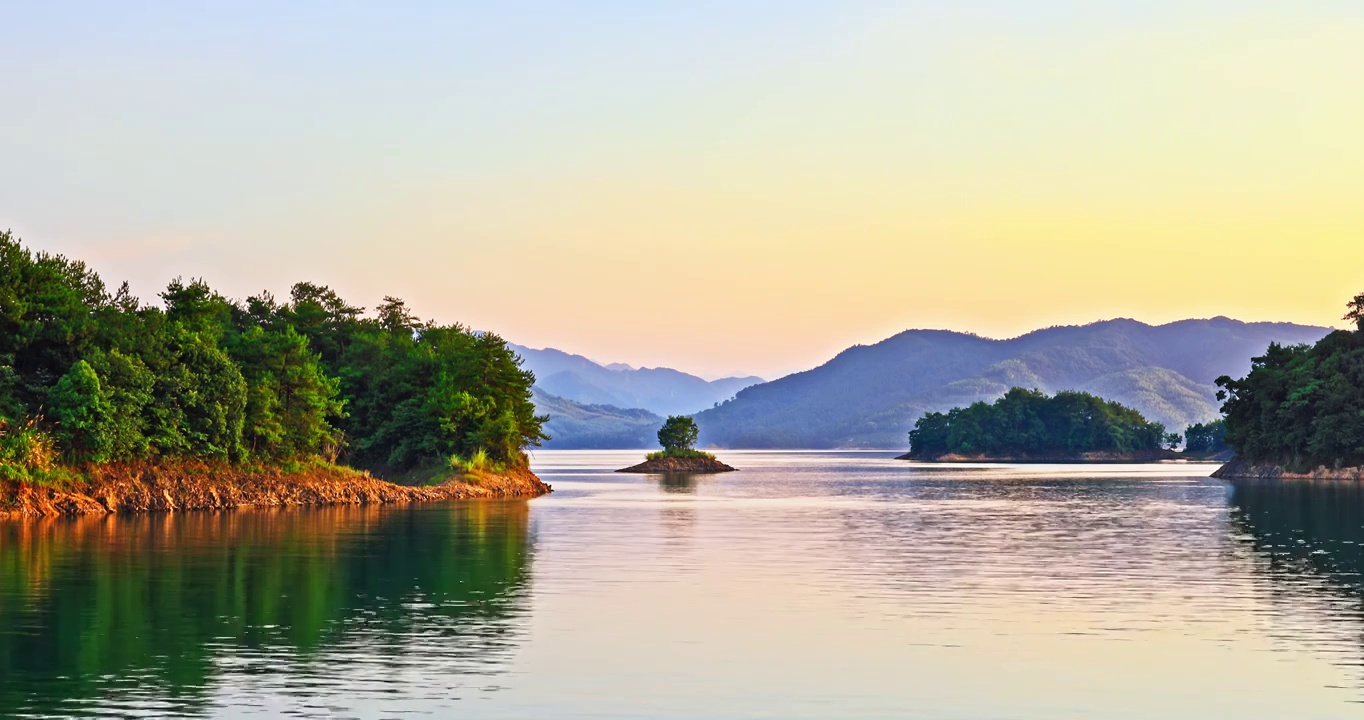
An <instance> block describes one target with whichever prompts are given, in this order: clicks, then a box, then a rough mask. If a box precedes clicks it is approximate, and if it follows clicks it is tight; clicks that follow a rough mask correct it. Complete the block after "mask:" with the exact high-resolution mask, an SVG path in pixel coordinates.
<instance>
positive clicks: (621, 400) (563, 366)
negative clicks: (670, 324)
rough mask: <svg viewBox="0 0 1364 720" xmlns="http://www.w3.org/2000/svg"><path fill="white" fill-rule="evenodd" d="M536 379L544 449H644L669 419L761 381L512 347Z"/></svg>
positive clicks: (722, 398)
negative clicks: (545, 417)
mask: <svg viewBox="0 0 1364 720" xmlns="http://www.w3.org/2000/svg"><path fill="white" fill-rule="evenodd" d="M510 347H511V348H512V349H513V350H515V351H516V353H517V354H519V355H520V356H521V357H522V358H523V359H524V360H525V364H524V366H523V367H525V368H526V369H528V370H531V371H532V372H534V373H535V388H534V391H535V398H534V400H535V404H536V407H537V408H538V409H539V411H540V412H541V413H545V414H548V415H549V418H550V419H549V422H548V423H547V424H546V426H545V427H546V432H548V433H549V435H550V437H551V438H552V439H551V440H550V441H549V442H547V443H546V444H545V447H547V448H643V447H653V446H655V445H657V438H656V437H655V433H656V432H657V431H658V428H659V426H660V425H662V423H663V418H664V416H667V415H690V414H694V413H696V412H698V411H701V410H704V409H706V408H709V407H711V406H713V405H715V404H716V403H719V402H723V401H725V400H728V399H730V398H732V397H734V394H735V393H737V392H738V391H739V390H742V389H743V388H746V387H749V386H750V385H756V384H758V383H761V382H763V379H762V378H760V377H731V378H721V379H719V380H705V379H704V378H699V377H697V376H695V375H689V374H687V373H684V372H681V371H678V370H673V369H671V368H635V367H631V366H629V365H626V364H624V363H611V364H610V365H601V364H599V363H596V362H593V361H591V360H589V359H587V358H585V357H583V356H582V355H573V354H571V353H566V352H564V351H562V350H556V349H554V348H545V349H542V350H537V349H533V348H528V347H525V346H522V345H511V346H510Z"/></svg>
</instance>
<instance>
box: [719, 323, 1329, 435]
mask: <svg viewBox="0 0 1364 720" xmlns="http://www.w3.org/2000/svg"><path fill="white" fill-rule="evenodd" d="M1328 332H1330V329H1329V328H1321V327H1308V326H1303V325H1291V324H1287V323H1244V322H1239V321H1236V320H1230V319H1227V318H1223V317H1219V318H1213V319H1211V320H1184V321H1181V322H1176V323H1170V324H1168V325H1160V326H1151V325H1147V324H1145V323H1140V322H1137V321H1135V320H1110V321H1106V322H1099V323H1094V324H1091V325H1084V326H1078V327H1053V328H1047V329H1045V330H1038V331H1036V332H1032V333H1029V334H1027V335H1024V336H1022V337H1018V338H1013V339H1011V340H991V339H989V338H983V337H978V336H975V335H967V334H963V333H956V332H949V331H944V330H909V331H906V332H903V333H900V334H899V335H896V336H894V337H891V338H888V339H886V340H883V341H881V342H879V343H877V344H875V345H870V346H865V345H858V346H854V347H851V348H849V349H847V350H844V351H843V352H842V353H839V355H838V356H837V357H835V358H834V359H833V360H830V361H829V362H827V363H825V364H824V365H821V366H820V367H817V368H815V369H813V370H808V371H806V372H802V373H796V374H794V375H788V376H787V377H784V378H782V379H780V380H775V381H773V382H769V383H764V384H762V385H757V386H754V387H750V388H747V389H745V390H743V391H741V392H739V394H738V396H737V397H736V398H735V399H734V400H733V401H731V402H726V403H724V404H723V405H721V406H720V407H718V408H715V409H712V410H707V411H705V412H703V413H701V414H699V415H697V416H696V421H697V423H698V424H699V425H700V427H701V443H702V444H703V445H717V446H721V447H753V448H833V447H885V448H902V447H904V446H905V445H906V443H907V442H908V440H907V433H908V432H909V429H910V428H911V427H912V426H913V424H914V421H915V420H917V419H918V418H919V416H921V415H922V414H924V413H925V412H931V411H942V410H947V409H950V408H952V407H956V406H959V405H967V404H970V403H972V402H975V401H977V400H993V399H995V398H997V397H999V396H1000V395H1002V394H1003V393H1004V391H1006V390H1008V389H1009V388H1010V387H1013V386H1021V387H1027V388H1037V389H1039V390H1043V391H1045V392H1048V393H1054V392H1056V391H1058V390H1085V391H1088V392H1091V393H1094V394H1096V395H1099V396H1101V397H1104V398H1106V399H1109V400H1116V401H1118V402H1120V403H1123V404H1124V405H1128V406H1131V407H1134V408H1136V409H1138V410H1140V411H1141V412H1142V414H1144V415H1146V417H1147V418H1149V419H1151V420H1155V421H1157V422H1160V423H1164V424H1165V426H1166V427H1167V428H1169V429H1170V430H1171V431H1172V432H1183V430H1184V428H1185V427H1186V426H1187V425H1189V424H1190V423H1195V422H1203V421H1206V420H1211V419H1213V418H1215V417H1217V415H1218V407H1219V403H1218V402H1217V400H1216V398H1215V393H1216V387H1215V386H1214V385H1213V380H1214V379H1216V378H1217V376H1219V375H1224V374H1225V375H1232V376H1242V375H1244V374H1246V373H1247V372H1248V371H1249V370H1250V359H1251V358H1252V357H1254V356H1256V355H1260V354H1262V353H1263V352H1264V351H1265V348H1267V347H1268V346H1269V344H1270V342H1279V343H1283V344H1296V343H1311V342H1316V341H1317V340H1319V339H1321V338H1322V337H1324V336H1325V335H1326V334H1327V333H1328Z"/></svg>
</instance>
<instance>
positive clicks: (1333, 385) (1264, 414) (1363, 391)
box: [1217, 293, 1364, 473]
mask: <svg viewBox="0 0 1364 720" xmlns="http://www.w3.org/2000/svg"><path fill="white" fill-rule="evenodd" d="M1347 307H1348V309H1349V313H1348V314H1346V316H1345V319H1347V320H1350V321H1351V322H1352V323H1353V324H1354V325H1355V329H1354V330H1348V331H1347V330H1339V331H1336V332H1333V333H1331V334H1330V335H1328V336H1326V337H1325V338H1323V339H1322V340H1321V341H1320V342H1318V343H1317V344H1316V345H1313V346H1311V347H1308V346H1299V347H1280V346H1272V347H1270V348H1269V349H1268V350H1267V351H1266V352H1264V353H1263V354H1262V355H1260V356H1259V357H1256V358H1255V361H1254V365H1253V367H1252V368H1251V371H1250V373H1249V374H1248V375H1246V376H1245V377H1242V378H1240V379H1236V378H1233V377H1230V376H1225V377H1221V378H1218V379H1217V384H1218V385H1219V386H1221V387H1222V389H1223V391H1224V393H1225V394H1224V396H1223V397H1224V398H1225V399H1226V405H1225V407H1224V409H1225V411H1226V413H1227V421H1226V441H1227V444H1229V445H1230V446H1231V447H1233V448H1235V450H1236V457H1237V458H1238V459H1239V460H1241V461H1242V462H1244V463H1247V464H1249V465H1259V466H1278V467H1281V468H1284V469H1287V470H1289V471H1291V472H1297V473H1306V472H1311V471H1312V470H1315V469H1316V468H1327V469H1328V470H1339V469H1342V468H1352V469H1353V470H1354V471H1355V472H1356V473H1357V472H1358V470H1359V469H1360V468H1364V293H1361V294H1359V295H1356V296H1355V297H1354V299H1353V300H1351V301H1350V303H1349V304H1348V306H1347ZM1242 469H1244V468H1242Z"/></svg>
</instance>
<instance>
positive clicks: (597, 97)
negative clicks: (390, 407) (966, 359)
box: [0, 0, 1364, 377]
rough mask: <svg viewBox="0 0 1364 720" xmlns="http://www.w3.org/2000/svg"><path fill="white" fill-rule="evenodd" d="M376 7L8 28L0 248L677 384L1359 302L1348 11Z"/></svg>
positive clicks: (46, 21)
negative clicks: (301, 288)
mask: <svg viewBox="0 0 1364 720" xmlns="http://www.w3.org/2000/svg"><path fill="white" fill-rule="evenodd" d="M191 5H194V6H195V7H193V8H191V7H190V6H191ZM383 5H387V4H380V3H368V2H366V3H343V2H316V3H305V2H292V3H258V4H251V3H246V2H220V3H193V4H191V3H169V2H157V3H136V2H127V1H125V2H120V3H94V2H90V3H75V4H71V3H62V2H42V3H12V4H10V5H9V6H7V7H6V8H5V9H4V10H2V11H0V128H2V131H0V228H3V227H9V228H12V229H13V230H14V231H15V232H16V233H17V234H18V235H20V236H21V237H23V238H24V239H25V240H26V241H28V243H29V244H30V245H31V246H33V247H35V248H39V249H45V250H52V251H56V252H62V253H66V254H69V255H73V256H76V257H79V258H82V259H85V260H87V261H89V262H90V263H91V264H92V265H93V266H94V267H95V268H96V269H97V270H99V271H100V272H101V273H102V274H103V275H104V276H105V278H106V280H109V281H118V280H122V279H127V280H129V281H131V282H132V284H133V289H134V290H135V291H137V292H138V294H140V295H142V296H143V297H146V298H151V297H153V296H154V295H155V293H156V292H157V291H158V290H159V289H160V288H162V287H164V285H165V284H166V282H167V281H168V280H170V279H171V278H173V277H175V276H177V275H183V276H186V277H190V276H195V277H197V276H202V277H204V278H205V279H207V280H208V281H209V282H210V283H211V284H212V285H214V286H215V287H217V288H219V289H220V290H221V291H223V292H224V293H226V294H228V295H232V296H237V297H242V296H245V295H248V294H252V293H255V292H258V291H260V290H261V289H269V290H271V291H273V292H275V293H276V294H277V295H283V294H285V293H286V292H287V288H288V287H289V285H290V284H291V283H292V282H294V281H296V280H302V279H309V280H313V281H315V282H321V283H325V284H328V285H331V286H332V287H334V288H336V289H337V290H339V291H340V292H341V293H342V294H343V295H345V296H347V297H349V298H351V299H353V300H354V301H355V302H357V303H359V304H364V305H371V306H372V305H374V304H376V303H377V302H378V301H379V299H380V298H381V297H382V296H383V295H397V296H400V297H403V298H406V299H407V300H408V301H409V303H410V304H411V305H412V306H413V307H414V308H415V310H416V311H417V312H418V313H419V314H420V315H422V316H425V317H434V318H436V319H438V320H441V321H447V322H449V321H460V322H463V323H465V324H467V325H470V326H473V327H476V328H480V329H488V330H494V331H497V332H499V333H501V334H502V335H503V336H505V337H507V338H508V339H510V340H513V341H515V342H518V343H521V344H526V345H531V346H535V347H543V346H553V347H558V348H562V349H565V350H570V351H574V352H578V353H582V354H585V355H588V356H590V357H592V358H594V359H599V360H602V361H607V362H610V361H621V362H628V363H632V364H635V365H648V366H655V365H667V366H672V367H677V368H679V369H682V370H687V371H690V372H696V373H699V374H704V375H707V376H716V375H720V374H728V373H733V372H744V373H756V374H761V375H764V376H766V377H776V376H778V375H781V374H784V373H786V372H790V371H793V370H799V369H805V368H808V367H811V366H813V365H816V364H818V363H820V362H823V361H824V360H827V359H828V358H829V357H830V356H832V355H833V354H834V353H835V352H837V351H838V350H840V349H842V348H844V347H846V346H848V345H851V344H854V343H871V342H875V341H877V340H880V339H882V338H884V337H886V336H888V335H891V334H894V333H895V332H898V331H900V330H904V329H907V328H915V327H945V328H951V329H957V330H965V331H973V332H977V333H981V334H985V335H990V336H1011V335H1016V334H1019V333H1022V332H1026V331H1028V330H1031V329H1034V328H1037V327H1041V326H1047V325H1055V324H1069V323H1081V322H1088V321H1092V320H1096V319H1104V318H1110V317H1115V316H1124V317H1134V318H1137V319H1140V320H1144V321H1148V322H1166V321H1170V320H1175V319H1181V318H1186V317H1209V316H1213V315H1228V316H1232V317H1236V318H1240V319H1245V320H1288V321H1296V322H1303V323H1311V324H1334V325H1337V326H1341V325H1342V323H1341V322H1340V321H1339V317H1340V316H1341V314H1342V313H1343V310H1344V308H1343V306H1344V303H1345V301H1346V300H1347V299H1348V298H1349V297H1350V296H1351V295H1353V294H1355V293H1357V292H1361V291H1364V3H1360V2H1358V0H1348V1H1347V0H1330V1H1328V0H1320V1H1316V0H1299V1H1297V2H1273V3H1266V2H1254V0H1236V1H1232V0H1215V1H1200V0H1192V1H1191V2H1163V1H1160V0H1151V1H1147V2H1135V1H1130V2H1093V1H1092V0H1091V1H1085V2H1081V1H1079V0H1074V1H1072V0H1065V1H1055V2H1046V3H1043V2H1026V3H1025V2H1021V1H1019V0H995V1H991V2H977V3H949V2H937V3H929V2H870V1H863V0H841V1H839V2H832V1H830V2H804V1H801V2H796V1H791V0H786V1H781V2H776V1H774V2H740V1H737V0H724V1H720V2H686V3H682V2H654V3H648V2H642V1H641V2H623V1H617V2H604V1H590V2H538V3H537V2H508V3H436V2H431V3H396V4H394V5H396V7H385V6H383ZM493 5H496V8H495V9H494V8H493V7H492V6H493ZM968 5H969V7H964V6H968Z"/></svg>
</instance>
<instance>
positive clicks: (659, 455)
mask: <svg viewBox="0 0 1364 720" xmlns="http://www.w3.org/2000/svg"><path fill="white" fill-rule="evenodd" d="M645 457H647V458H648V459H649V460H663V459H665V458H678V459H682V460H691V459H700V460H714V459H715V456H714V455H712V454H710V453H708V452H706V451H704V450H695V449H692V448H686V449H683V450H659V451H657V452H651V453H649V454H648V455H646V456H645Z"/></svg>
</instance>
